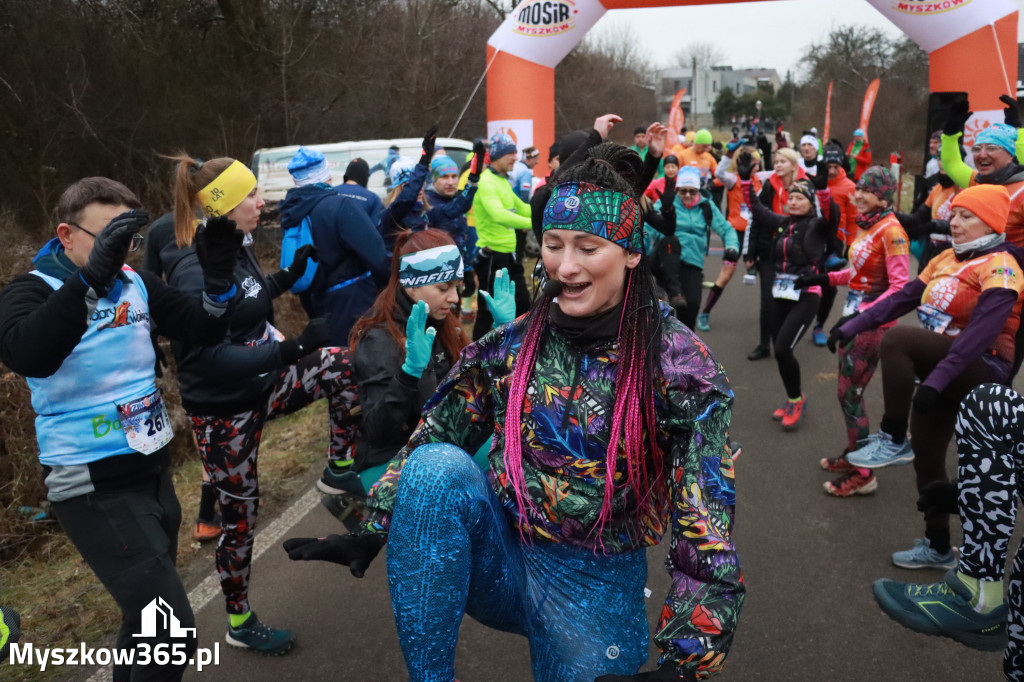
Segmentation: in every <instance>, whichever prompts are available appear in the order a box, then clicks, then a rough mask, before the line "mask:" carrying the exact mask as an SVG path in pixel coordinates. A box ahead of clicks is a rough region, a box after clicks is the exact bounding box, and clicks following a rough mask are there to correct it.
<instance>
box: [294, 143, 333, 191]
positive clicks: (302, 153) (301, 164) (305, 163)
mask: <svg viewBox="0 0 1024 682" xmlns="http://www.w3.org/2000/svg"><path fill="white" fill-rule="evenodd" d="M288 172H289V173H291V174H292V179H293V180H294V181H295V184H296V185H298V186H299V187H302V186H303V185H313V184H316V183H318V182H330V181H331V169H330V168H328V167H327V159H326V158H325V157H324V155H323V152H319V151H317V150H315V149H308V148H306V147H299V150H298V151H297V152H295V156H293V157H292V160H291V161H289V162H288Z"/></svg>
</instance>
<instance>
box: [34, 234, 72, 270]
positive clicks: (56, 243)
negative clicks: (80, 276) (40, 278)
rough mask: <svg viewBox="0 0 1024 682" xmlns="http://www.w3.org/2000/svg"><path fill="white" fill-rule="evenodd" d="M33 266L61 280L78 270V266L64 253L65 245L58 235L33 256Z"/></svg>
mask: <svg viewBox="0 0 1024 682" xmlns="http://www.w3.org/2000/svg"><path fill="white" fill-rule="evenodd" d="M32 266H33V267H34V268H35V269H36V270H38V271H39V272H41V273H43V274H44V275H49V276H50V277H56V278H57V279H60V280H65V279H67V278H68V277H70V276H71V275H73V274H74V273H76V272H78V266H77V265H75V264H74V263H72V262H71V259H70V258H68V257H67V254H65V253H64V246H63V245H62V244H61V243H60V239H58V238H57V237H54V238H53V239H51V240H50V241H48V242H46V243H45V244H43V248H41V249H39V252H38V253H36V255H35V257H33V258H32Z"/></svg>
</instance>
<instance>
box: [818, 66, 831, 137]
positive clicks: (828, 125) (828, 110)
mask: <svg viewBox="0 0 1024 682" xmlns="http://www.w3.org/2000/svg"><path fill="white" fill-rule="evenodd" d="M831 127H832V81H829V82H828V97H826V98H825V131H824V132H825V134H824V136H823V137H822V138H821V139H823V140H824V141H825V144H828V141H829V140H830V139H832V137H831V136H830V135H829V129H830V128H831Z"/></svg>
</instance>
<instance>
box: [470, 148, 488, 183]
mask: <svg viewBox="0 0 1024 682" xmlns="http://www.w3.org/2000/svg"><path fill="white" fill-rule="evenodd" d="M485 156H487V147H485V146H484V141H483V140H477V141H476V143H475V144H474V145H473V160H472V161H471V162H470V164H469V177H468V178H466V179H467V180H468V181H469V182H474V183H475V182H478V181H479V180H480V173H482V172H483V170H484V157H485Z"/></svg>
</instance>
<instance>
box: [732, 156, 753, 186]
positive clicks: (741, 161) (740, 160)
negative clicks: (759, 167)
mask: <svg viewBox="0 0 1024 682" xmlns="http://www.w3.org/2000/svg"><path fill="white" fill-rule="evenodd" d="M753 172H754V157H752V156H751V155H750V153H749V152H743V153H742V154H740V155H739V157H737V159H736V175H738V176H740V180H749V179H750V174H751V173H753Z"/></svg>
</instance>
